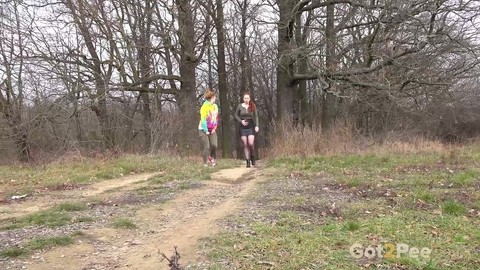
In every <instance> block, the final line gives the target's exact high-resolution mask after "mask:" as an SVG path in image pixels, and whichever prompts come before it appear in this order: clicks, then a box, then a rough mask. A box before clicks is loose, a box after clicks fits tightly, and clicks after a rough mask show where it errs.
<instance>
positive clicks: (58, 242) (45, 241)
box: [26, 236, 74, 250]
mask: <svg viewBox="0 0 480 270" xmlns="http://www.w3.org/2000/svg"><path fill="white" fill-rule="evenodd" d="M73 242H74V240H73V238H72V237H71V236H52V237H40V238H36V239H33V240H30V241H28V242H27V244H26V248H27V249H29V250H40V249H46V248H50V247H55V246H67V245H70V244H73Z"/></svg>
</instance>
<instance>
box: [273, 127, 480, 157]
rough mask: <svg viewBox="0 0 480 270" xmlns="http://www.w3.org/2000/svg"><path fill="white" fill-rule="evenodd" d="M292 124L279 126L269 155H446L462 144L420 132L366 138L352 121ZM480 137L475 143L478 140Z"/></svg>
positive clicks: (274, 132)
mask: <svg viewBox="0 0 480 270" xmlns="http://www.w3.org/2000/svg"><path fill="white" fill-rule="evenodd" d="M292 126H293V125H291V123H280V124H276V125H275V127H274V131H273V132H272V136H271V137H270V141H271V142H272V143H271V147H270V148H269V149H268V150H267V156H269V157H273V158H277V157H284V156H301V157H306V156H314V155H324V156H332V155H342V154H379V155H388V154H422V153H439V154H446V153H450V152H451V151H452V149H456V148H458V147H459V146H458V145H457V146H452V145H448V144H445V143H442V142H441V141H436V140H431V139H426V138H424V137H421V136H418V135H407V134H405V135H399V134H387V135H385V136H383V137H382V139H381V140H378V139H373V138H366V137H364V136H361V135H359V134H357V133H356V132H355V131H354V128H353V126H352V125H351V124H349V123H348V122H346V123H337V124H336V126H334V127H333V128H332V129H331V130H330V131H327V132H322V129H321V128H320V127H319V126H314V127H304V126H297V127H292ZM479 140H480V139H477V140H474V141H473V142H472V143H474V142H477V143H478V141H479Z"/></svg>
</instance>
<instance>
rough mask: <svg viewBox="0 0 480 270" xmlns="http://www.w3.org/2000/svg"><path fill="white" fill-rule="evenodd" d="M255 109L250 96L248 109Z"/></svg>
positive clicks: (251, 110) (250, 110) (252, 110)
mask: <svg viewBox="0 0 480 270" xmlns="http://www.w3.org/2000/svg"><path fill="white" fill-rule="evenodd" d="M256 109H257V107H256V106H255V103H253V101H252V100H251V97H250V101H249V102H248V111H249V112H254V111H255V110H256Z"/></svg>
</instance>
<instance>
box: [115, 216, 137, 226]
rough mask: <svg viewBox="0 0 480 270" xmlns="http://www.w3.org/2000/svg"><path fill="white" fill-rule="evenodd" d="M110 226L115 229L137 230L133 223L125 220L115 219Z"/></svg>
mask: <svg viewBox="0 0 480 270" xmlns="http://www.w3.org/2000/svg"><path fill="white" fill-rule="evenodd" d="M112 226H113V227H114V228H115V229H136V228H138V226H137V225H135V223H133V221H131V220H130V219H127V218H117V219H115V220H114V221H113V223H112Z"/></svg>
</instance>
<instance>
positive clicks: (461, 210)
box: [442, 200, 467, 216]
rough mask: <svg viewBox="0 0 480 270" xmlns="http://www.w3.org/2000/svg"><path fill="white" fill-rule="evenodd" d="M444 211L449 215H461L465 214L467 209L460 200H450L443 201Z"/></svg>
mask: <svg viewBox="0 0 480 270" xmlns="http://www.w3.org/2000/svg"><path fill="white" fill-rule="evenodd" d="M442 211H443V213H445V214H447V215H453V216H460V215H463V214H465V213H466V212H467V209H466V208H465V206H464V205H463V204H462V203H460V202H457V201H454V200H448V201H445V202H443V203H442Z"/></svg>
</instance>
